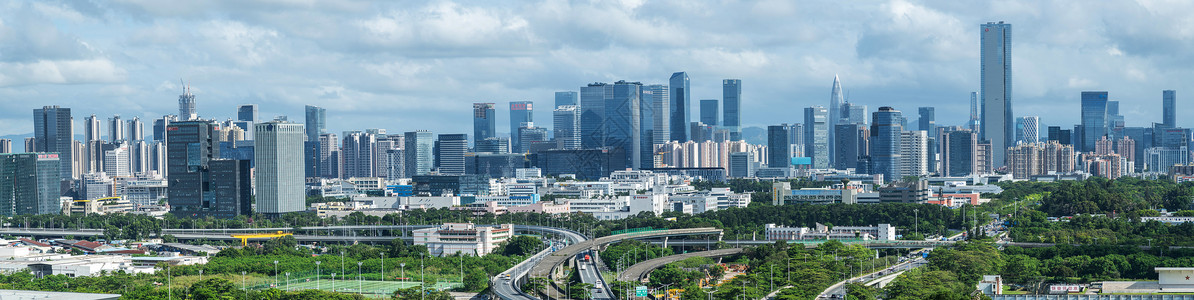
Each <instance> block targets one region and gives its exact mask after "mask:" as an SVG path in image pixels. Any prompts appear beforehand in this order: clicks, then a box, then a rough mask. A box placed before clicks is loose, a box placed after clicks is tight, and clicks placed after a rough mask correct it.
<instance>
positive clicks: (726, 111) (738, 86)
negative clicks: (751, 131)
mask: <svg viewBox="0 0 1194 300" xmlns="http://www.w3.org/2000/svg"><path fill="white" fill-rule="evenodd" d="M721 107H722V115H723V116H724V117H722V118H721V126H722V127H724V128H725V129H727V130H729V131H730V140H731V141H741V140H742V80H741V79H723V80H722V81H721Z"/></svg>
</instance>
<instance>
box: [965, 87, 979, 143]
mask: <svg viewBox="0 0 1194 300" xmlns="http://www.w3.org/2000/svg"><path fill="white" fill-rule="evenodd" d="M982 116H983V114H982V107H981V106H979V104H978V92H970V121H968V122H966V126H967V127H968V128H969V129H970V130H972V131H974V132H975V133H978V132H979V131H981V130H982V126H981V125H982Z"/></svg>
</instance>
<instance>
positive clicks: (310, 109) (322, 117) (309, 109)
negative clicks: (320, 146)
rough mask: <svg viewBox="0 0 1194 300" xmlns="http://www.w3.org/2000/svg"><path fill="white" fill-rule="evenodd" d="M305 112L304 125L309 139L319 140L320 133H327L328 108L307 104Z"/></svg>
mask: <svg viewBox="0 0 1194 300" xmlns="http://www.w3.org/2000/svg"><path fill="white" fill-rule="evenodd" d="M305 112H306V120H305V121H304V124H303V126H304V128H306V130H307V141H318V140H319V135H321V134H324V133H327V109H324V108H322V107H318V106H313V105H307V106H306V107H305Z"/></svg>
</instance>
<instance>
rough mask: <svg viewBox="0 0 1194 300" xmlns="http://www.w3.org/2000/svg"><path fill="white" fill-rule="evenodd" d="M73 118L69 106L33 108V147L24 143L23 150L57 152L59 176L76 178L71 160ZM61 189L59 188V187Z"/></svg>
mask: <svg viewBox="0 0 1194 300" xmlns="http://www.w3.org/2000/svg"><path fill="white" fill-rule="evenodd" d="M74 133H75V127H74V119H72V118H71V115H70V108H66V107H58V106H57V105H54V106H45V107H42V108H37V109H34V110H33V143H32V144H33V147H29V143H26V147H25V152H30V153H32V152H41V153H58V158H59V161H60V162H61V163H60V164H59V165H58V167H59V168H60V170H59V171H60V172H59V174H58V176H59V178H61V179H62V180H69V179H72V178H76V176H75V174H73V172H74V168H72V166H71V162H73V161H74V159H73V157H74V156H73V153H72V152H74V151H71V145H72V144H74ZM60 190H61V189H60Z"/></svg>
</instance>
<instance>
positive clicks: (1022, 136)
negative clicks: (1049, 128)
mask: <svg viewBox="0 0 1194 300" xmlns="http://www.w3.org/2000/svg"><path fill="white" fill-rule="evenodd" d="M1058 129H1061V128H1058ZM1040 132H1041V117H1037V116H1029V117H1019V118H1016V142H1017V143H1036V142H1040V141H1041V133H1040Z"/></svg>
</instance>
